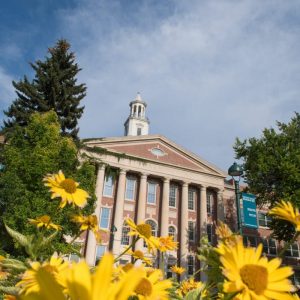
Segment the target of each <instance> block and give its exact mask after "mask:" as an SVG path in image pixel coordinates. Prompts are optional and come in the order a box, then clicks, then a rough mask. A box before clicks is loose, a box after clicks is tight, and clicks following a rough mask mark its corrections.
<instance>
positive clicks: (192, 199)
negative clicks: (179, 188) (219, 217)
mask: <svg viewBox="0 0 300 300" xmlns="http://www.w3.org/2000/svg"><path fill="white" fill-rule="evenodd" d="M194 196H195V191H193V190H189V194H188V209H190V210H194V209H195V208H194V204H195V197H194Z"/></svg>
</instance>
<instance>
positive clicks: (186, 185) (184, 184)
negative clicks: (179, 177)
mask: <svg viewBox="0 0 300 300" xmlns="http://www.w3.org/2000/svg"><path fill="white" fill-rule="evenodd" d="M189 184H190V182H187V181H183V182H182V187H188V186H189Z"/></svg>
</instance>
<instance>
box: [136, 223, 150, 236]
mask: <svg viewBox="0 0 300 300" xmlns="http://www.w3.org/2000/svg"><path fill="white" fill-rule="evenodd" d="M136 227H137V231H138V232H139V233H140V234H141V235H143V236H144V237H145V238H147V239H148V238H150V237H151V236H152V233H151V226H150V225H149V224H139V225H137V226H136Z"/></svg>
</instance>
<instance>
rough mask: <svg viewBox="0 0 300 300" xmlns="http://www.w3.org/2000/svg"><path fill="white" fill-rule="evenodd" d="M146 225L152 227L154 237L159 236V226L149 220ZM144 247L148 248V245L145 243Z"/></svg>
mask: <svg viewBox="0 0 300 300" xmlns="http://www.w3.org/2000/svg"><path fill="white" fill-rule="evenodd" d="M146 224H149V225H150V226H151V234H152V235H153V236H157V231H158V228H157V224H156V223H155V222H154V221H153V220H147V221H146ZM144 247H147V245H146V243H145V242H144Z"/></svg>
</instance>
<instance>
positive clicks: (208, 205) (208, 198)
mask: <svg viewBox="0 0 300 300" xmlns="http://www.w3.org/2000/svg"><path fill="white" fill-rule="evenodd" d="M206 211H207V214H208V215H211V214H212V213H213V195H212V194H211V193H207V195H206Z"/></svg>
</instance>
